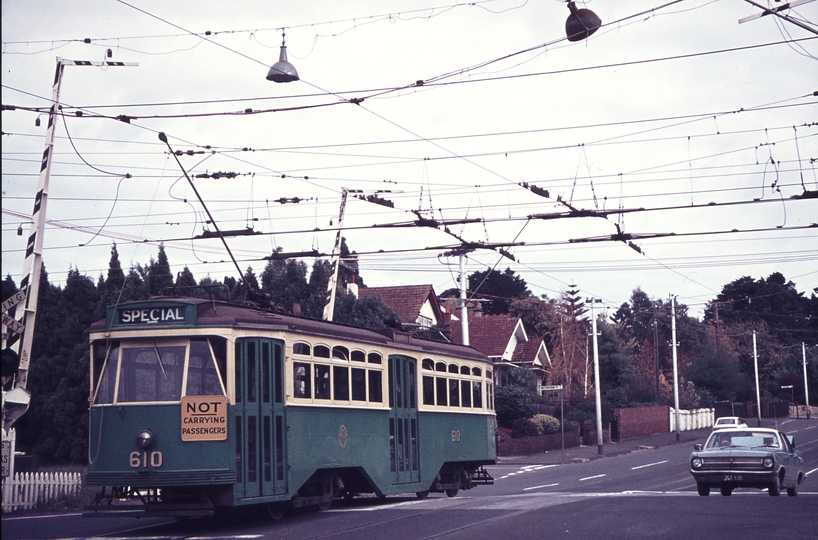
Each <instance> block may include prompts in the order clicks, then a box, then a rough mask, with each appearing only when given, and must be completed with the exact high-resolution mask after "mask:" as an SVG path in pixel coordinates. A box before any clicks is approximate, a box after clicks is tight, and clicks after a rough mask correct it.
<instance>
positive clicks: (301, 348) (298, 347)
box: [293, 343, 310, 356]
mask: <svg viewBox="0 0 818 540" xmlns="http://www.w3.org/2000/svg"><path fill="white" fill-rule="evenodd" d="M293 354H302V355H305V356H309V355H310V345H309V343H293Z"/></svg>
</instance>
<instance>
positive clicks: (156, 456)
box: [130, 450, 162, 469]
mask: <svg viewBox="0 0 818 540" xmlns="http://www.w3.org/2000/svg"><path fill="white" fill-rule="evenodd" d="M149 457H150V466H151V467H155V468H159V467H161V466H162V452H159V451H158V450H157V451H153V452H151V453H150V456H148V453H147V452H131V456H130V458H131V467H133V468H134V469H138V468H139V467H145V468H147V467H148V463H149V462H148V458H149Z"/></svg>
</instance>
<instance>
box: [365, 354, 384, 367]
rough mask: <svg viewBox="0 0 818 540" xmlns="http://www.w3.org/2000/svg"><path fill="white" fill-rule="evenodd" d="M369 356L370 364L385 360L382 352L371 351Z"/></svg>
mask: <svg viewBox="0 0 818 540" xmlns="http://www.w3.org/2000/svg"><path fill="white" fill-rule="evenodd" d="M367 358H368V360H369V363H370V364H380V363H381V362H383V359H382V357H381V354H380V353H376V352H371V353H369V356H368V357H367Z"/></svg>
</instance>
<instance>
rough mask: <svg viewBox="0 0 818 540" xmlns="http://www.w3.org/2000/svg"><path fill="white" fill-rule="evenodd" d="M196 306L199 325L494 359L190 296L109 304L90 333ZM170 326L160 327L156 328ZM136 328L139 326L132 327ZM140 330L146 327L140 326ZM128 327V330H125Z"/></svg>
mask: <svg viewBox="0 0 818 540" xmlns="http://www.w3.org/2000/svg"><path fill="white" fill-rule="evenodd" d="M180 304H184V305H186V306H195V309H196V325H195V327H197V328H206V327H221V328H225V327H229V328H242V327H244V328H248V327H252V328H261V327H264V326H266V327H271V329H272V328H279V329H286V330H289V331H291V332H297V333H305V334H312V335H315V336H323V337H326V338H334V339H339V338H340V339H350V340H355V341H365V342H368V343H375V344H381V345H394V346H397V347H400V348H404V347H405V348H407V349H414V350H420V351H423V352H427V353H436V354H446V355H451V356H456V357H460V358H467V359H469V360H473V361H482V362H487V363H491V360H490V359H489V358H488V357H487V356H485V355H484V354H482V353H480V352H479V351H477V350H475V349H474V348H472V347H470V346H465V345H460V344H456V343H445V342H440V341H432V340H428V339H423V338H419V337H417V336H415V335H412V334H410V333H407V332H403V331H401V330H397V329H393V328H384V329H380V330H373V329H368V328H359V327H356V326H350V325H345V324H341V323H336V322H330V321H323V320H318V319H310V318H307V317H300V316H297V315H293V314H289V313H281V312H277V311H273V310H269V309H264V308H261V307H259V306H258V305H256V304H252V303H250V302H225V301H214V300H207V299H201V298H190V297H168V296H162V297H154V298H151V299H148V300H142V301H136V302H126V303H122V304H119V305H117V306H109V307H108V317H107V318H106V319H104V320H101V321H97V322H95V323H93V324H92V325H91V328H90V330H91V332H92V333H94V332H105V331H109V330H117V331H118V330H123V328H122V327H121V326H118V327H116V328H112V327H111V325H112V321H113V320H114V315H115V313H116V311H117V310H127V309H150V308H162V307H165V306H179V305H180ZM168 327H169V326H157V327H156V329H157V330H159V329H160V328H163V329H164V328H168ZM133 329H136V328H133ZM139 329H142V330H144V329H145V327H144V326H141V327H139ZM126 330H127V329H126Z"/></svg>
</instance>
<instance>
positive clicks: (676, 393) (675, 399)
mask: <svg viewBox="0 0 818 540" xmlns="http://www.w3.org/2000/svg"><path fill="white" fill-rule="evenodd" d="M670 314H671V318H670V324H671V327H670V328H671V332H670V334H671V336H670V339H672V340H673V409H674V414H675V416H674V419H675V420H676V422H675V423H676V442H679V441H680V440H681V439H682V434H681V426H679V363H678V361H677V359H676V297H675V296H671V297H670Z"/></svg>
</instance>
